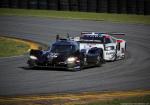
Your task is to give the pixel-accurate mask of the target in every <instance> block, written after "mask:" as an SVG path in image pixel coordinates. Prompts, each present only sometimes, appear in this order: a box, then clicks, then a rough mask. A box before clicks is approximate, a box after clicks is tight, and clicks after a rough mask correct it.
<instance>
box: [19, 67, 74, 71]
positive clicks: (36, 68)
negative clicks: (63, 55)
mask: <svg viewBox="0 0 150 105" xmlns="http://www.w3.org/2000/svg"><path fill="white" fill-rule="evenodd" d="M19 68H21V69H23V70H39V71H64V72H74V71H70V70H67V69H58V68H49V67H35V68H29V67H28V66H23V67H19Z"/></svg>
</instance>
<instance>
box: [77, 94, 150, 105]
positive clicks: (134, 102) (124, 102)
mask: <svg viewBox="0 0 150 105" xmlns="http://www.w3.org/2000/svg"><path fill="white" fill-rule="evenodd" d="M77 105H150V95H146V96H139V97H138V96H136V97H130V98H124V99H113V100H112V101H99V102H94V103H89V104H77Z"/></svg>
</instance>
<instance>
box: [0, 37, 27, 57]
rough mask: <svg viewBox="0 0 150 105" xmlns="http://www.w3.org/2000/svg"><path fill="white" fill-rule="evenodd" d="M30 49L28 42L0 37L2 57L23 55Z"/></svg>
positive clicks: (0, 53) (0, 55) (0, 54)
mask: <svg viewBox="0 0 150 105" xmlns="http://www.w3.org/2000/svg"><path fill="white" fill-rule="evenodd" d="M28 49H29V45H27V44H26V43H23V42H20V41H15V40H13V39H7V38H2V37H0V57H9V56H16V55H21V54H23V53H25V52H27V50H28Z"/></svg>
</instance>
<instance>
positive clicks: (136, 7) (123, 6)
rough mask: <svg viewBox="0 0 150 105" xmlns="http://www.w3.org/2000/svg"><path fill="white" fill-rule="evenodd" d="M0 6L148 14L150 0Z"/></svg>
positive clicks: (18, 0) (18, 1)
mask: <svg viewBox="0 0 150 105" xmlns="http://www.w3.org/2000/svg"><path fill="white" fill-rule="evenodd" d="M0 8H27V9H50V10H64V11H83V12H102V13H103V12H108V13H127V14H143V15H150V0H0Z"/></svg>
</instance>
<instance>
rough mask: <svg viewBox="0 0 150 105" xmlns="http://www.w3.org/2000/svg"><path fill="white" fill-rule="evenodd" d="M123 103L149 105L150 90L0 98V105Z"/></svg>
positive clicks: (121, 104) (114, 104)
mask: <svg viewBox="0 0 150 105" xmlns="http://www.w3.org/2000/svg"><path fill="white" fill-rule="evenodd" d="M125 103H133V104H130V105H138V104H137V103H146V105H150V90H145V91H142V90H136V91H117V92H97V93H75V94H67V93H65V94H51V95H26V96H3V97H2V96H0V105H125ZM140 105H141V104H140ZM142 105H143V104H142ZM144 105H145V104H144Z"/></svg>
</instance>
